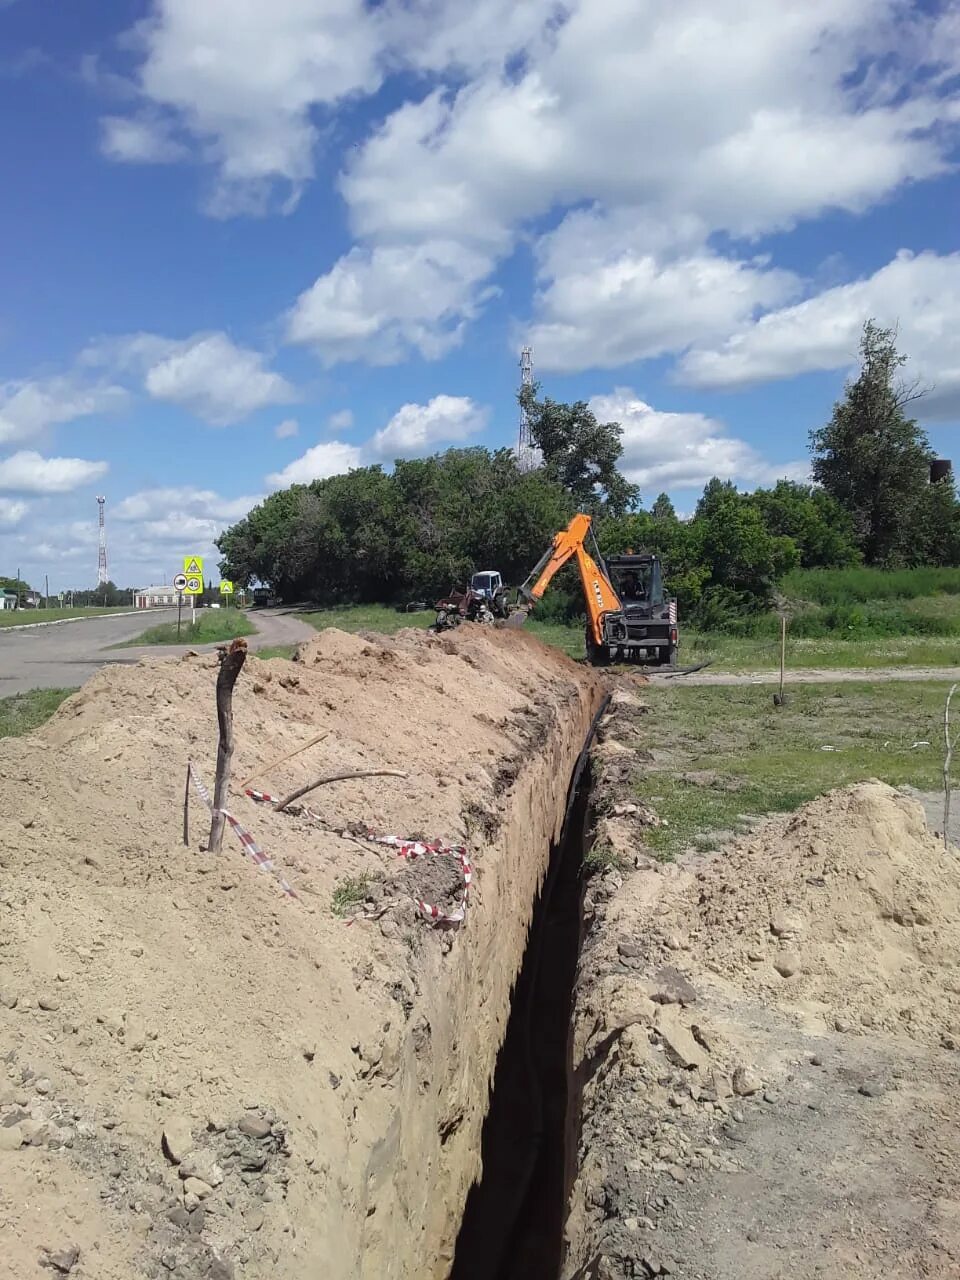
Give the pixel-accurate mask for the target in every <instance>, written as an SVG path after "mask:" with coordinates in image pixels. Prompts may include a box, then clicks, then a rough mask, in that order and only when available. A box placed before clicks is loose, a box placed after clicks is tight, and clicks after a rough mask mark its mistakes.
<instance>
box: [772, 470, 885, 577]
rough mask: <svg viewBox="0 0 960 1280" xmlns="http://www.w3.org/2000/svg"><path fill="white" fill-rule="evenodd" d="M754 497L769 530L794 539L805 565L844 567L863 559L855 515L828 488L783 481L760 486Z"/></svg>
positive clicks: (808, 567) (802, 566) (807, 567)
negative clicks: (855, 529) (857, 540)
mask: <svg viewBox="0 0 960 1280" xmlns="http://www.w3.org/2000/svg"><path fill="white" fill-rule="evenodd" d="M750 500H751V502H753V504H754V505H755V506H756V507H757V509H758V510H759V511H760V513H761V515H762V516H763V522H764V524H765V525H766V527H767V530H768V532H770V533H773V534H776V535H778V536H781V537H788V538H792V539H793V541H794V543H795V544H796V547H797V550H798V552H799V553H800V567H801V568H803V569H832V568H844V567H846V566H848V565H852V564H856V563H857V562H858V561H859V559H860V552H859V550H858V548H857V543H856V538H855V536H854V528H853V517H852V516H851V515H850V513H849V512H848V511H847V510H846V509H845V508H844V507H842V506H841V505H840V503H839V502H837V500H836V498H833V497H831V495H830V494H829V493H827V492H826V491H825V490H824V489H817V488H814V487H813V486H812V485H806V484H796V483H795V482H794V481H792V480H779V481H778V482H777V484H776V485H774V487H773V488H772V489H757V490H756V492H754V493H753V494H751V495H750Z"/></svg>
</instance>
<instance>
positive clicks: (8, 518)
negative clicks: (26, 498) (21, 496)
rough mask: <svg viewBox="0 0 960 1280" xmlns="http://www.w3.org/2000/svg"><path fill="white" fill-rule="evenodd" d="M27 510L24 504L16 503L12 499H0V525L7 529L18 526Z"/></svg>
mask: <svg viewBox="0 0 960 1280" xmlns="http://www.w3.org/2000/svg"><path fill="white" fill-rule="evenodd" d="M27 510H28V507H27V504H26V503H25V502H17V501H16V500H15V499H14V498H0V525H3V526H4V527H5V528H8V529H9V528H10V527H12V526H13V525H15V524H19V523H20V521H21V520H22V519H23V517H24V516H25V515H26V514H27Z"/></svg>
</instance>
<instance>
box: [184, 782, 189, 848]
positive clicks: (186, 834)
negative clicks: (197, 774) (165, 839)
mask: <svg viewBox="0 0 960 1280" xmlns="http://www.w3.org/2000/svg"><path fill="white" fill-rule="evenodd" d="M183 843H184V844H185V845H186V846H187V847H188V848H189V846H190V765H189V764H188V765H187V781H186V785H185V786H184V788H183Z"/></svg>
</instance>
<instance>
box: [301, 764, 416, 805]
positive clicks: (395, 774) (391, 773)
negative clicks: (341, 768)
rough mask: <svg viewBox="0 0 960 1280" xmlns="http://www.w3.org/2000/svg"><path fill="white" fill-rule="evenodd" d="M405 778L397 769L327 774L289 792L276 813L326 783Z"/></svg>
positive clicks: (360, 770)
mask: <svg viewBox="0 0 960 1280" xmlns="http://www.w3.org/2000/svg"><path fill="white" fill-rule="evenodd" d="M406 776H407V775H406V774H405V773H403V772H401V770H399V769H359V770H357V771H356V772H355V773H354V772H350V773H328V774H327V776H326V777H324V778H318V779H317V780H316V782H310V783H308V784H307V785H306V786H305V787H300V788H299V789H298V790H297V791H291V792H290V794H289V795H288V796H285V797H284V799H283V800H281V801H280V803H279V804H278V805H277V811H278V812H279V811H280V810H281V809H285V808H286V807H287V805H288V804H293V802H294V800H299V799H300V797H301V796H305V795H306V794H307V792H308V791H316V789H317V787H322V786H324V785H325V784H326V783H328V782H345V781H346V780H347V779H349V778H405V777H406Z"/></svg>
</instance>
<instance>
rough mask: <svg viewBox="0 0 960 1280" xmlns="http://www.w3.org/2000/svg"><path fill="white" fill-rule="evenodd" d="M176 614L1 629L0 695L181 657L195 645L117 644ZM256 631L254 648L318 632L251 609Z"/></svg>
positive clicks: (278, 614) (295, 620)
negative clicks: (110, 666)
mask: <svg viewBox="0 0 960 1280" xmlns="http://www.w3.org/2000/svg"><path fill="white" fill-rule="evenodd" d="M174 617H176V610H175V609H151V610H150V612H149V615H146V614H143V613H141V614H137V615H112V616H111V615H110V614H105V615H104V616H102V617H98V618H85V619H84V620H83V621H82V622H69V623H65V624H64V625H63V626H57V627H38V628H36V629H35V630H34V629H31V628H24V627H4V628H2V629H0V698H3V697H9V696H10V695H11V694H16V693H26V692H27V690H29V689H72V688H75V687H76V686H77V685H81V684H83V683H84V681H85V680H88V679H89V678H90V676H92V675H93V673H94V672H95V671H99V669H100V668H101V667H103V666H106V665H107V664H108V663H111V664H113V663H126V664H128V665H129V664H131V663H135V662H139V661H140V659H141V658H146V657H149V658H156V659H158V660H160V661H163V660H164V659H170V658H177V657H180V656H181V655H182V654H184V653H186V651H187V649H188V648H201V649H202V648H208V649H212V648H214V647H215V646H214V645H206V646H190V645H183V646H182V647H181V646H179V645H162V646H160V645H154V646H149V647H143V648H140V647H136V648H131V649H115V648H113V646H114V645H118V644H123V642H124V641H125V640H132V639H134V637H136V636H138V635H140V634H141V632H143V631H145V630H146V629H147V627H152V626H154V625H155V624H156V623H157V622H166V621H169V620H170V619H171V618H174ZM250 618H251V621H252V622H253V624H254V626H255V627H256V628H257V634H256V635H254V636H250V637H249V638H248V643H249V645H250V648H251V649H259V648H262V647H263V646H265V645H277V644H298V643H299V642H300V641H302V640H306V639H308V638H309V637H310V636H312V635H315V634H316V632H315V631H314V630H313V628H312V627H311V626H309V625H308V624H307V623H305V622H301V621H300V619H299V618H296V617H293V616H292V615H290V614H285V613H282V612H275V611H267V610H264V611H262V612H261V611H260V610H257V612H256V613H251V615H250Z"/></svg>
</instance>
